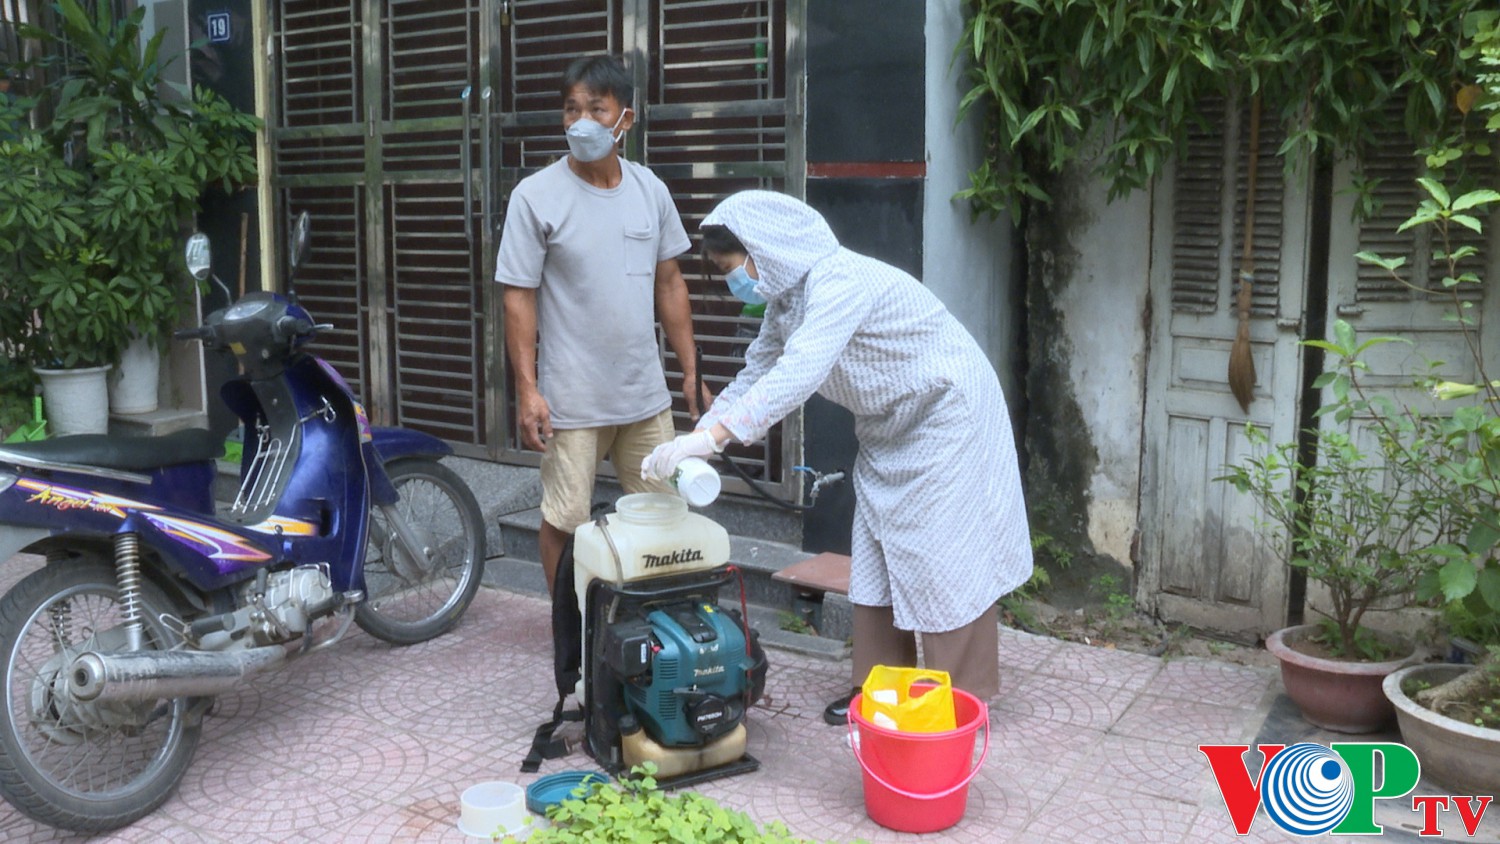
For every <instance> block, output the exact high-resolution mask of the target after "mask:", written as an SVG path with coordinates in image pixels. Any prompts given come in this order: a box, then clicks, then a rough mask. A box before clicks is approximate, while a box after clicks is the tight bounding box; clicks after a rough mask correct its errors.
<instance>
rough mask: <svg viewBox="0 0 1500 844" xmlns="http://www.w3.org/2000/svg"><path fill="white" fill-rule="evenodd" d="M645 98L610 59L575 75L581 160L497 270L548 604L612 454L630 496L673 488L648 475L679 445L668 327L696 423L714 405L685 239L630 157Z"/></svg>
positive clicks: (525, 186)
mask: <svg viewBox="0 0 1500 844" xmlns="http://www.w3.org/2000/svg"><path fill="white" fill-rule="evenodd" d="M633 95H634V91H633V88H632V86H631V83H630V77H629V76H628V75H627V74H626V72H625V68H624V67H623V66H622V65H621V64H620V62H619V60H618V59H615V58H614V57H612V56H593V57H588V58H582V59H578V60H577V61H575V62H573V63H572V64H571V65H570V66H569V67H568V69H567V71H566V72H565V73H564V74H563V79H562V97H563V129H564V131H565V133H566V137H567V140H568V149H569V154H568V155H567V156H566V157H565V158H562V159H560V160H558V161H556V162H554V163H553V164H551V165H549V166H548V167H546V168H544V169H542V170H541V171H539V172H537V173H535V174H533V175H531V176H528V177H527V178H525V179H523V180H521V182H520V184H518V185H516V188H515V190H514V191H513V192H512V193H511V196H510V204H509V206H508V207H507V209H506V213H505V229H504V231H503V232H502V233H501V236H500V253H499V256H498V258H497V259H496V265H495V280H496V281H498V282H500V283H501V284H503V285H505V294H504V303H505V348H506V352H507V354H508V355H509V357H510V363H511V368H512V369H513V370H514V373H515V383H516V416H517V423H518V424H519V426H520V433H521V442H522V444H523V445H525V446H526V447H527V448H532V449H536V450H538V451H541V452H542V530H541V534H540V537H539V544H540V546H541V548H540V550H541V557H542V567H543V570H544V571H545V573H546V576H547V589H548V591H549V592H550V591H552V588H553V581H554V578H555V576H556V572H557V563H558V558H559V557H560V556H561V554H562V547H563V544H564V543H565V542H566V540H567V537H568V535H569V534H571V533H573V531H574V530H575V529H576V528H577V527H578V526H579V525H580V524H583V523H584V522H585V521H587V520H588V517H589V504H590V501H591V500H592V498H593V486H594V467H595V466H596V465H597V464H598V461H599V460H601V459H603V458H604V456H605V454H606V453H607V454H608V455H609V457H610V460H611V462H612V463H614V465H615V468H616V474H617V475H618V476H619V479H620V485H621V486H622V487H623V488H624V489H625V491H626V492H647V491H651V492H662V491H667V489H668V488H667V487H665V486H664V485H662V484H661V483H660V482H657V481H644V480H642V479H641V473H640V465H641V461H642V460H643V459H644V458H645V457H646V455H648V454H650V453H651V450H652V449H653V448H655V447H656V446H658V445H660V444H661V443H663V442H667V441H669V440H671V439H672V437H673V435H674V434H675V430H674V428H675V426H674V425H673V423H672V410H671V404H672V398H671V394H670V393H669V392H668V391H667V384H666V377H665V375H664V373H663V371H662V366H661V356H660V351H659V349H658V347H657V343H656V322H657V320H660V321H661V324H662V328H663V330H664V332H665V334H666V338H667V342H668V343H669V344H670V345H671V347H672V351H673V352H674V353H675V354H676V355H677V360H678V362H679V363H680V364H681V366H682V370H683V375H684V380H683V390H682V392H683V395H684V396H685V397H686V399H687V406H688V412H689V414H690V415H691V416H692V417H693V418H694V419H697V417H698V412H699V408H700V407H706V406H707V403H708V402H711V401H712V397H711V396H707V395H705V396H698V395H697V394H696V391H695V389H694V387H693V385H694V383H695V381H696V376H697V361H696V358H695V355H694V346H693V323H692V311H691V309H690V306H689V303H688V293H687V283H686V282H685V281H684V280H683V278H682V272H681V270H680V269H678V266H677V256H678V255H681V254H682V253H684V252H686V251H687V250H688V249H689V247H690V244H689V241H688V236H687V231H686V230H685V229H684V228H683V226H682V220H681V218H680V217H679V216H678V214H677V208H676V206H674V205H673V204H672V197H671V194H670V193H669V192H668V191H667V186H666V185H665V184H663V183H662V181H661V179H659V178H657V177H656V175H655V174H654V173H652V172H651V171H650V170H648V169H646V168H645V167H643V166H641V165H639V164H636V163H634V162H631V161H626V160H625V159H623V158H621V157H620V155H619V152H618V148H617V144H618V143H619V140H620V138H622V137H624V135H625V133H626V131H627V130H629V129H630V127H631V125H632V124H633V123H634V122H635V113H634V109H632V108H631V107H630V103H631V102H633ZM539 335H540V340H541V347H540V350H538V348H537V340H538V336H539ZM700 399H703V401H702V402H701V403H700Z"/></svg>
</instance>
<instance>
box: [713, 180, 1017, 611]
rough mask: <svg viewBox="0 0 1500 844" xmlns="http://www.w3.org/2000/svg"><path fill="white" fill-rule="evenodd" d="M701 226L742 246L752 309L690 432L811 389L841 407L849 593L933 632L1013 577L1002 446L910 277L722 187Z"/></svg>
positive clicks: (747, 433)
mask: <svg viewBox="0 0 1500 844" xmlns="http://www.w3.org/2000/svg"><path fill="white" fill-rule="evenodd" d="M703 225H721V226H725V227H727V228H728V229H729V230H730V231H731V232H733V233H734V235H735V236H736V237H738V238H739V239H740V242H741V243H743V244H744V245H745V248H746V249H747V250H748V251H749V253H750V257H751V258H753V259H754V261H755V269H756V273H757V275H758V276H759V282H758V284H757V285H756V288H755V289H756V292H758V293H759V294H760V295H762V296H764V297H765V298H766V299H767V300H768V303H767V305H766V314H765V319H764V321H763V322H762V324H761V329H760V334H759V335H758V336H757V337H756V339H755V341H754V342H753V343H751V344H750V347H749V349H747V350H746V352H745V368H744V369H743V370H742V371H741V372H740V373H739V375H738V376H737V377H736V378H735V380H734V381H733V383H731V384H730V385H729V386H728V387H726V388H725V389H724V391H723V392H722V393H720V394H719V396H718V398H717V400H715V401H714V404H713V407H712V408H710V410H709V412H708V413H707V414H706V415H705V416H704V417H703V419H702V421H701V422H700V423H699V425H698V427H699V428H707V427H709V426H712V425H713V424H714V423H715V422H719V423H722V424H723V425H724V427H726V428H727V429H729V431H730V432H731V433H733V434H734V436H735V438H736V439H738V440H740V441H741V442H755V441H757V440H760V439H762V438H764V437H765V435H766V432H767V430H768V429H769V428H770V427H771V425H773V424H774V423H775V422H777V421H778V420H780V419H781V418H783V417H785V416H786V415H788V414H789V413H791V412H792V411H793V410H795V409H796V408H797V407H799V406H800V405H801V404H802V403H803V402H805V401H806V400H807V399H808V398H809V397H810V396H811V395H812V394H813V393H814V392H817V393H820V394H822V395H823V396H824V397H826V398H828V399H829V400H831V401H833V402H835V403H837V404H839V405H842V406H843V407H845V408H848V409H849V410H850V411H851V412H852V413H853V414H854V420H855V421H854V433H855V436H856V437H857V439H858V440H859V457H858V459H857V460H856V461H855V465H854V472H853V479H854V492H855V499H856V504H855V510H854V536H853V542H852V552H853V553H852V557H853V564H852V570H851V576H850V584H849V600H850V601H852V602H854V603H856V604H861V605H865V606H890V607H891V608H892V611H893V614H894V616H895V621H896V626H897V627H899V628H901V629H905V630H919V631H925V632H944V631H948V630H953V629H955V628H958V627H962V626H963V625H965V624H968V623H969V622H972V621H973V620H974V619H976V618H978V617H979V614H980V613H981V612H983V611H984V610H986V609H988V608H989V606H990V605H991V604H993V603H994V602H995V601H996V600H998V599H999V598H1000V597H1001V596H1003V595H1005V594H1006V593H1008V592H1010V591H1012V590H1014V589H1015V588H1017V587H1018V586H1020V585H1021V584H1023V583H1025V582H1026V580H1027V578H1029V577H1030V576H1031V565H1032V564H1031V541H1030V532H1029V530H1028V527H1027V523H1026V507H1025V502H1024V501H1023V499H1022V497H1021V483H1020V472H1019V469H1018V467H1017V463H1016V451H1015V440H1014V439H1013V437H1012V434H1011V427H1010V416H1009V414H1008V412H1007V411H1006V407H1005V397H1004V396H1003V395H1002V394H1001V391H1000V382H999V381H998V379H996V377H995V371H994V369H993V368H992V367H991V366H990V363H989V361H988V360H987V359H986V358H985V356H984V353H983V352H982V351H981V350H980V348H979V346H978V344H976V343H975V342H974V338H973V337H971V336H970V335H969V333H968V332H967V331H966V330H965V329H964V327H963V326H962V325H960V324H959V323H958V321H957V320H956V319H954V318H953V315H952V314H950V313H948V311H947V309H946V308H944V307H943V304H942V303H941V302H939V301H938V300H937V298H936V297H935V296H933V295H932V293H931V292H929V291H928V290H927V289H926V288H925V287H923V286H922V285H921V283H920V282H918V281H917V280H916V279H915V278H912V277H911V276H910V275H908V274H906V273H904V272H902V271H901V270H898V269H896V268H895V267H892V266H890V265H888V264H885V263H882V262H880V261H877V260H875V259H873V258H868V257H865V256H863V255H859V254H857V253H854V252H851V251H849V250H848V249H844V248H843V247H841V246H839V243H838V240H837V238H835V237H834V235H833V230H832V229H830V228H829V227H828V224H827V222H825V221H824V220H823V217H822V215H820V214H819V213H818V212H816V211H814V210H813V209H812V208H810V207H808V206H807V205H806V204H804V203H802V202H799V201H797V200H795V199H792V198H791V197H788V196H784V195H782V194H778V193H771V192H767V191H745V192H743V193H738V194H735V195H734V196H731V197H729V198H728V199H726V200H724V202H722V203H721V204H720V205H719V206H718V207H717V208H715V209H714V210H713V211H712V212H711V213H710V214H709V215H708V216H707V217H705V218H704V220H703Z"/></svg>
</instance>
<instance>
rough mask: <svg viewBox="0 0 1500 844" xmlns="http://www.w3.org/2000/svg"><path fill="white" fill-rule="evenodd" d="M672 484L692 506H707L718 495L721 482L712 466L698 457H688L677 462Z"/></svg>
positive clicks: (721, 485)
mask: <svg viewBox="0 0 1500 844" xmlns="http://www.w3.org/2000/svg"><path fill="white" fill-rule="evenodd" d="M672 486H674V487H676V488H677V494H678V495H680V496H682V499H683V500H684V501H686V502H687V503H688V504H691V505H692V506H694V507H707V506H708V505H710V504H712V503H714V499H716V498H718V497H719V490H720V489H722V488H723V482H722V481H721V480H720V478H719V473H718V471H716V470H715V469H714V467H712V466H710V465H708V461H706V460H703V459H702V458H699V457H688V458H686V459H684V460H683V461H682V462H681V463H678V464H677V471H675V472H673V473H672Z"/></svg>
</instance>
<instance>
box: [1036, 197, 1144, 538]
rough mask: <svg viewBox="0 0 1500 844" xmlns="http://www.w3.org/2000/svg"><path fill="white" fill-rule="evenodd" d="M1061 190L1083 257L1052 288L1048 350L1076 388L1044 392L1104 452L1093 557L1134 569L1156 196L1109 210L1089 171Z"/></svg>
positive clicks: (1068, 264) (1093, 488)
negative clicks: (1067, 401)
mask: <svg viewBox="0 0 1500 844" xmlns="http://www.w3.org/2000/svg"><path fill="white" fill-rule="evenodd" d="M1063 189H1065V190H1069V191H1071V192H1072V194H1073V195H1072V196H1070V197H1067V198H1062V197H1059V202H1058V204H1059V205H1066V206H1068V207H1071V208H1075V209H1080V211H1081V213H1077V214H1075V217H1076V218H1075V219H1073V220H1070V221H1068V240H1069V242H1070V243H1071V244H1072V245H1073V248H1074V249H1075V250H1076V251H1075V252H1074V254H1072V255H1071V256H1069V260H1067V261H1060V262H1056V263H1055V264H1054V265H1053V266H1054V268H1056V269H1059V270H1062V271H1064V272H1066V277H1062V278H1053V279H1050V280H1049V285H1050V287H1051V290H1050V294H1051V296H1052V297H1053V303H1054V307H1055V309H1056V313H1057V314H1058V315H1059V317H1058V318H1059V320H1060V321H1061V326H1060V331H1059V334H1060V336H1058V337H1054V338H1049V339H1047V340H1044V341H1042V342H1048V343H1050V344H1053V346H1054V347H1055V348H1060V349H1064V350H1065V353H1066V355H1067V372H1068V374H1069V378H1068V381H1069V383H1066V384H1055V385H1046V386H1047V387H1048V388H1053V389H1060V390H1068V391H1070V392H1071V393H1072V398H1073V400H1074V402H1075V403H1076V405H1077V407H1078V411H1079V414H1080V415H1081V417H1082V420H1083V426H1084V429H1085V432H1086V435H1087V436H1088V438H1089V441H1090V443H1091V444H1092V446H1093V448H1094V450H1095V452H1096V453H1097V458H1098V459H1097V461H1096V462H1095V465H1094V473H1093V476H1092V477H1091V478H1089V480H1088V486H1087V499H1088V502H1089V503H1088V513H1087V530H1088V535H1089V539H1090V540H1091V541H1092V543H1093V546H1094V550H1095V551H1096V552H1098V553H1101V554H1107V555H1109V556H1111V557H1114V558H1115V559H1117V560H1119V561H1121V562H1128V561H1129V560H1130V545H1131V541H1132V538H1133V536H1134V532H1135V527H1136V523H1137V516H1138V513H1139V490H1140V480H1141V437H1142V414H1143V410H1144V403H1145V385H1146V350H1147V348H1148V345H1147V341H1148V337H1147V325H1148V319H1147V314H1146V308H1147V302H1148V299H1149V293H1150V290H1149V284H1148V279H1149V278H1150V268H1151V225H1150V224H1151V196H1150V193H1149V191H1136V192H1134V193H1132V194H1130V195H1129V196H1127V197H1125V198H1122V199H1117V200H1115V201H1114V202H1113V203H1110V202H1108V201H1107V195H1106V186H1105V184H1104V183H1103V182H1102V180H1100V179H1098V178H1096V177H1093V176H1092V175H1091V174H1090V173H1088V172H1087V170H1086V168H1080V170H1078V171H1076V172H1075V173H1073V174H1072V177H1071V178H1069V179H1066V180H1065V181H1064V185H1063ZM1064 268H1065V269H1064ZM1037 388H1038V387H1037V385H1032V389H1037ZM1033 422H1035V420H1033Z"/></svg>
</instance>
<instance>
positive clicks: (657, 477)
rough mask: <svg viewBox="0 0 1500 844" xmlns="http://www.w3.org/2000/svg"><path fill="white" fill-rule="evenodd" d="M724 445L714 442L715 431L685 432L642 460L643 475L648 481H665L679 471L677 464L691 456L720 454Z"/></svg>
mask: <svg viewBox="0 0 1500 844" xmlns="http://www.w3.org/2000/svg"><path fill="white" fill-rule="evenodd" d="M723 450H724V447H723V446H721V445H719V444H718V443H716V442H714V435H713V432H712V431H710V430H709V429H707V428H703V429H700V430H697V431H694V432H692V433H691V434H683V435H681V436H679V437H678V438H677V439H675V440H672V441H671V442H666V443H662V444H661V445H659V446H657V447H656V448H655V449H653V450H652V452H651V453H650V454H648V455H646V459H645V460H642V461H641V477H642V478H644V479H645V480H648V481H664V480H666V479H668V478H670V477H672V473H673V472H675V471H677V464H678V463H681V462H682V461H684V460H686V459H687V458H689V457H707V456H709V455H710V454H718V453H719V452H721V451H723Z"/></svg>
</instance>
